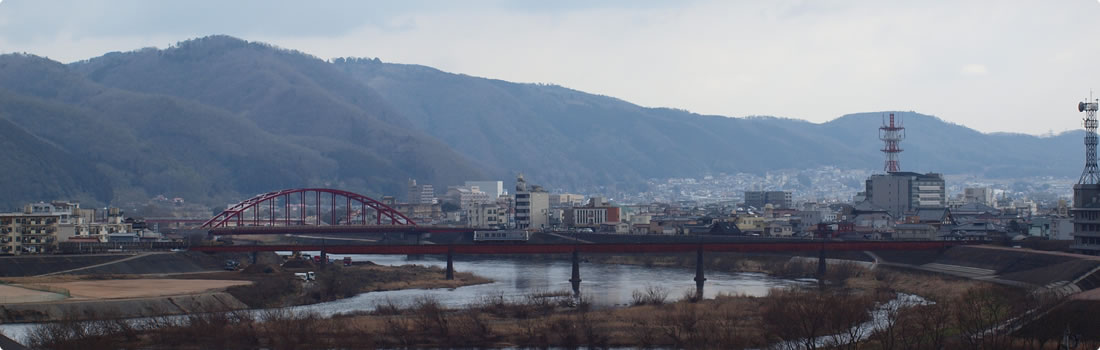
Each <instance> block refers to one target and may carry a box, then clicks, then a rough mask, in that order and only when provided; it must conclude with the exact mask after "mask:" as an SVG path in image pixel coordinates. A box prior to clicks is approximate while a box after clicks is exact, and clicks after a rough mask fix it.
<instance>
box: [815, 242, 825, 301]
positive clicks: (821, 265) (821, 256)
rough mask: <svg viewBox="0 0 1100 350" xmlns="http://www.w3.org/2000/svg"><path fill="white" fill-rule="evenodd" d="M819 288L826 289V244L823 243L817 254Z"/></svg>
mask: <svg viewBox="0 0 1100 350" xmlns="http://www.w3.org/2000/svg"><path fill="white" fill-rule="evenodd" d="M817 288H818V289H820V290H822V291H824V290H825V245H824V244H822V245H821V250H820V251H819V253H818V256H817Z"/></svg>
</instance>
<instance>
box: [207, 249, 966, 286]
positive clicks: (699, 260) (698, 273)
mask: <svg viewBox="0 0 1100 350" xmlns="http://www.w3.org/2000/svg"><path fill="white" fill-rule="evenodd" d="M961 244H966V243H965V242H961V241H820V240H819V241H811V240H797V241H796V240H787V241H768V242H737V243H706V242H695V243H577V244H455V245H442V244H433V245H335V246H333V245H224V246H199V247H192V248H191V250H196V251H204V252H258V251H320V252H321V255H322V256H325V255H326V254H413V255H415V254H440V255H443V254H445V255H446V256H447V269H446V278H447V279H453V278H454V262H453V256H454V254H568V253H572V254H573V275H572V278H571V279H570V280H569V281H570V282H572V284H573V292H574V293H579V291H580V282H581V279H580V265H579V262H580V260H579V258H578V256H579V254H580V253H620V254H644V253H676V252H696V268H695V282H696V293H697V295H698V296H702V291H703V281H706V278H705V277H703V253H704V252H806V251H811V252H812V251H818V252H819V259H818V265H817V271H818V272H817V273H818V276H824V274H825V268H826V263H825V252H826V251H865V250H872V251H873V250H936V249H946V248H949V247H951V246H955V245H961ZM322 261H327V258H322ZM820 280H821V279H820V278H819V283H823V282H820ZM822 286H824V285H822Z"/></svg>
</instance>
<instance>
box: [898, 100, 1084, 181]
mask: <svg viewBox="0 0 1100 350" xmlns="http://www.w3.org/2000/svg"><path fill="white" fill-rule="evenodd" d="M1095 114H1096V112H1093V115H1094V116H1095ZM1095 120H1096V119H1095V118H1093V123H1094V125H1095ZM1095 130H1096V128H1095V126H1094V127H1093V131H1095ZM1093 135H1094V136H1095V135H1096V134H1095V133H1094V134H1093ZM878 139H879V140H882V142H885V143H886V148H883V149H882V153H886V166H884V167H883V170H885V171H886V172H888V173H893V172H898V171H901V164H900V163H898V153H901V147H898V143H901V140H904V139H905V127H904V126H902V123H901V118H898V124H897V125H895V124H894V113H890V124H886V118H883V119H882V127H879V128H878ZM1093 145H1094V146H1095V145H1096V139H1095V137H1094V138H1093ZM1095 150H1096V147H1093V155H1095V154H1096V152H1095ZM1095 158H1096V157H1093V159H1094V161H1093V163H1092V164H1093V169H1096V162H1095Z"/></svg>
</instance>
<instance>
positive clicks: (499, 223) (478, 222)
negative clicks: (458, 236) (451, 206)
mask: <svg viewBox="0 0 1100 350" xmlns="http://www.w3.org/2000/svg"><path fill="white" fill-rule="evenodd" d="M463 212H464V213H465V216H466V225H468V226H470V227H477V228H502V227H504V215H505V211H504V210H501V209H500V207H499V206H497V204H496V203H482V204H477V205H473V206H471V207H470V208H467V209H465V210H463Z"/></svg>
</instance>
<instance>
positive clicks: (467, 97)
mask: <svg viewBox="0 0 1100 350" xmlns="http://www.w3.org/2000/svg"><path fill="white" fill-rule="evenodd" d="M884 113H890V112H888V111H887V112H864V113H852V114H846V115H843V116H840V117H837V118H836V119H833V120H830V121H828V122H823V123H814V122H810V121H805V120H800V119H793V118H784V117H774V116H747V117H726V116H718V115H704V114H698V113H693V112H690V111H686V110H683V109H677V108H668V107H642V106H639V105H636V104H633V103H630V102H628V101H624V100H622V99H619V98H615V97H610V96H603V95H595V94H588V93H584V92H583V91H579V90H575V89H570V88H567V87H562V86H558V85H553V84H537V83H513V82H508V81H504V80H500V79H491V78H481V77H473V76H469V75H465V74H456V73H449V72H445V71H442V70H439V69H436V68H432V67H428V66H421V65H412V64H396V63H384V62H381V61H380V60H378V59H365V58H336V59H332V60H328V61H325V60H321V59H319V58H317V57H314V56H310V55H307V54H303V53H300V52H297V51H293V50H287V49H281V48H277V47H274V46H271V45H267V44H263V43H256V42H248V41H245V40H241V39H237V38H233V37H228V36H212V37H206V38H199V39H193V40H188V41H184V42H181V43H179V44H177V45H174V46H172V47H170V48H167V49H150V48H146V49H140V50H135V51H130V52H125V53H122V52H112V53H108V54H105V55H103V56H100V57H96V58H91V59H87V60H83V61H78V62H74V63H70V64H67V65H66V64H61V63H58V62H55V61H51V60H48V59H45V58H41V57H37V56H33V55H19V54H8V55H0V119H5V120H8V121H9V122H10V123H13V125H16V126H18V127H19V128H21V129H22V130H25V132H26V133H28V134H30V135H32V136H34V137H35V138H37V139H38V140H40V141H43V142H46V143H47V144H53V145H54V148H56V149H57V151H59V152H62V153H65V154H67V155H68V156H71V157H76V158H78V159H79V158H86V159H88V160H89V161H90V163H89V164H91V165H88V167H92V168H95V170H96V171H97V172H99V173H101V174H103V175H104V176H105V177H106V178H107V180H106V181H108V182H109V183H110V188H111V189H112V192H111V193H112V194H111V195H109V196H107V195H104V194H103V193H104V192H96V193H99V194H100V197H111V198H110V199H107V200H103V201H104V202H110V201H116V202H117V201H135V200H139V199H141V198H143V197H144V198H147V197H148V196H150V195H155V194H162V193H164V194H169V195H173V196H182V197H186V198H193V199H194V200H195V201H199V202H204V203H211V204H216V203H225V202H231V201H233V200H235V199H240V198H241V197H242V196H248V195H250V194H252V193H257V192H264V191H268V190H272V189H276V188H282V187H299V186H335V187H342V188H346V189H349V190H353V191H360V192H363V193H364V194H368V195H379V194H397V195H398V197H399V198H402V197H403V194H404V191H405V188H404V184H405V180H407V179H409V178H416V179H417V180H418V181H420V182H423V183H432V184H435V185H436V187H437V188H445V187H446V186H447V185H451V184H460V183H461V181H462V180H474V179H485V178H494V179H502V180H511V179H512V178H513V177H514V175H515V174H516V173H519V172H522V173H525V174H526V175H527V177H528V179H530V180H531V181H533V182H535V183H540V184H543V185H545V186H546V187H547V188H559V189H568V190H576V191H590V192H598V191H605V190H606V191H614V190H625V191H631V190H640V189H642V188H644V186H645V183H646V182H647V181H650V180H651V179H659V178H669V177H696V176H700V175H703V174H707V173H723V172H724V173H737V172H751V173H761V172H764V171H768V170H771V169H799V168H812V167H819V166H826V165H831V166H838V167H844V168H861V169H877V168H881V166H882V155H881V152H880V151H879V149H880V148H881V145H882V143H881V141H880V140H878V136H877V129H878V127H879V125H880V124H881V117H882V116H883V115H884ZM893 113H895V114H897V115H898V116H899V117H900V118H902V119H903V120H904V122H905V125H906V126H907V127H908V130H907V131H908V132H909V133H908V135H907V136H908V139H906V140H904V141H902V144H901V145H902V148H903V149H904V150H905V151H904V152H903V153H902V154H901V163H902V168H903V169H904V170H914V171H921V172H925V171H934V172H942V173H970V174H976V175H980V176H986V177H1019V176H1033V175H1044V176H1067V177H1074V176H1076V173H1077V172H1078V170H1079V168H1078V165H1079V164H1078V163H1079V158H1080V156H1079V153H1082V151H1080V148H1081V147H1080V131H1067V132H1062V133H1059V134H1058V135H1053V136H1046V137H1038V136H1034V135H1027V134H1013V133H982V132H979V131H976V130H973V129H970V128H968V127H966V126H963V125H959V124H955V123H952V122H950V121H947V120H944V119H942V118H939V117H936V116H928V115H923V114H919V113H916V112H912V111H894V112H893ZM24 142H32V141H24ZM6 147H10V148H11V149H13V150H17V149H22V148H21V147H22V146H15V145H10V146H6ZM9 162H10V161H9ZM4 166H8V167H18V166H19V165H18V164H5V163H3V162H0V167H4ZM59 176H61V177H64V178H68V177H71V176H74V175H71V174H68V173H64V172H62V173H61V175H59ZM62 182H65V181H62ZM66 183H69V182H66ZM67 186H68V185H67ZM47 187H49V186H47ZM70 187H71V188H72V189H68V188H70ZM53 188H54V190H50V191H45V190H44V191H42V192H41V195H42V196H43V197H46V198H43V199H48V198H58V197H51V196H63V195H66V194H67V193H75V192H80V191H82V190H80V188H81V187H80V186H76V185H72V186H69V187H65V188H66V190H64V191H62V190H58V188H61V187H58V186H53ZM3 190H5V187H4V186H0V191H3ZM439 194H441V193H439ZM90 197H95V196H90ZM5 204H6V205H8V206H12V205H18V204H19V203H4V202H3V201H0V206H3V205H5Z"/></svg>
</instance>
